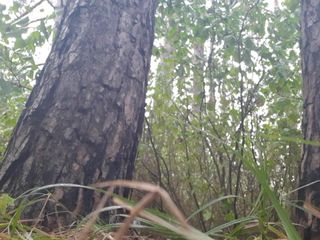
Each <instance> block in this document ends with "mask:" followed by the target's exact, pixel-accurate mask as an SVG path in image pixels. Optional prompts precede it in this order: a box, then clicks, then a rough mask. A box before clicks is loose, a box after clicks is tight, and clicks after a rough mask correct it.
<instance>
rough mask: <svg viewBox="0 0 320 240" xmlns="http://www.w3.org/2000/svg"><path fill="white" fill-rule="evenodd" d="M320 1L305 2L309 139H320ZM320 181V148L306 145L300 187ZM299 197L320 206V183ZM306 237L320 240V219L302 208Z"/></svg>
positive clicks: (303, 28) (304, 66)
mask: <svg viewBox="0 0 320 240" xmlns="http://www.w3.org/2000/svg"><path fill="white" fill-rule="evenodd" d="M319 13H320V0H302V1H301V32H302V36H301V58H302V76H303V100H304V112H303V123H302V131H303V136H304V139H305V140H311V141H319V140H320V14H319ZM316 180H320V147H319V146H316V145H311V144H304V145H303V150H302V160H301V166H300V186H304V185H306V184H308V183H311V182H313V181H316ZM298 199H299V200H300V203H301V204H303V205H304V206H305V207H307V208H308V207H309V208H310V206H312V207H316V208H319V207H320V183H315V184H312V185H311V186H308V187H304V188H302V189H300V190H299V192H298ZM297 217H298V220H299V222H300V223H301V224H302V225H303V226H305V228H304V229H302V230H301V231H300V233H301V236H302V237H303V239H305V240H307V239H320V224H319V223H320V221H319V219H317V218H316V217H314V216H312V215H307V214H306V213H305V212H303V211H301V210H298V212H297Z"/></svg>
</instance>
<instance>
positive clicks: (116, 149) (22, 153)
mask: <svg viewBox="0 0 320 240" xmlns="http://www.w3.org/2000/svg"><path fill="white" fill-rule="evenodd" d="M156 5H157V4H156V0H148V1H145V0H117V1H112V0H108V1H106V0H95V1H89V0H88V1H84V0H70V1H67V4H66V6H65V10H64V13H63V15H62V20H61V23H60V26H59V28H58V31H57V36H56V40H55V42H54V45H53V47H52V51H51V53H50V55H49V58H48V59H47V61H46V64H45V66H44V68H43V70H42V73H41V76H40V78H39V79H38V81H37V83H36V86H35V87H34V89H33V91H32V93H31V95H30V98H29V100H28V102H27V104H26V109H25V110H24V111H23V113H22V115H21V117H20V119H19V121H18V124H17V126H16V128H15V130H14V133H13V136H12V139H11V141H10V143H9V145H8V148H7V151H6V154H5V160H4V162H3V164H2V166H1V170H0V188H1V189H2V190H3V191H5V192H8V193H10V194H12V195H13V196H18V195H19V194H21V193H23V192H24V191H26V190H28V189H30V188H34V187H38V186H43V185H46V184H51V183H77V184H83V185H88V184H90V183H93V182H96V181H102V180H110V179H118V178H126V179H130V178H131V177H132V174H133V167H134V160H135V156H136V151H137V144H138V140H139V137H140V133H141V130H142V124H143V119H144V106H145V94H146V85H147V75H148V70H149V65H150V57H151V49H152V44H153V35H154V14H155V9H156ZM55 191H56V194H55V196H56V197H57V198H58V199H59V200H61V202H62V203H63V204H64V205H65V206H66V207H67V208H68V209H70V210H74V209H75V208H76V207H77V209H80V207H81V206H76V205H77V204H78V203H79V202H82V207H83V208H82V210H81V211H80V212H82V213H84V212H88V211H90V210H91V209H92V206H93V200H92V198H93V196H92V195H93V194H92V193H90V192H84V193H81V192H82V191H79V189H66V188H62V189H56V190H55ZM82 196H83V197H82ZM80 198H83V199H80ZM34 212H36V211H34Z"/></svg>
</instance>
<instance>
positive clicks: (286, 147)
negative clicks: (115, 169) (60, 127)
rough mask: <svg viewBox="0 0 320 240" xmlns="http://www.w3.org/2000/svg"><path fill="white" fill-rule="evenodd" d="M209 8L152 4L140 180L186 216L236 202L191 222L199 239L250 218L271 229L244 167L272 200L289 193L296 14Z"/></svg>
mask: <svg viewBox="0 0 320 240" xmlns="http://www.w3.org/2000/svg"><path fill="white" fill-rule="evenodd" d="M208 2H211V1H200V0H197V1H196V0H193V1H177V0H176V1H175V0H171V1H165V0H163V1H160V6H159V9H158V16H157V17H158V18H157V19H158V22H157V24H158V25H157V37H156V42H155V49H154V55H155V59H156V61H157V62H158V63H159V64H158V65H157V66H156V67H157V69H156V70H154V71H153V72H152V74H151V79H150V82H151V84H150V85H149V90H150V91H149V96H148V98H149V99H148V103H150V104H149V105H148V106H147V117H146V118H147V121H148V124H146V126H145V133H144V137H143V142H142V144H141V145H140V146H141V147H140V153H139V159H138V167H137V171H138V177H139V178H140V179H144V180H145V179H147V178H149V179H150V180H151V181H154V182H155V183H158V184H160V185H161V186H163V187H164V188H165V189H166V190H168V191H169V193H170V194H171V195H172V196H173V198H174V200H175V202H176V203H177V205H178V206H179V207H180V208H181V209H183V210H184V211H185V214H187V215H188V214H190V212H191V211H197V209H201V206H203V205H205V204H206V203H208V202H210V201H212V200H213V199H217V198H219V197H221V196H224V195H237V196H240V197H241V198H235V199H227V200H225V201H222V202H221V204H219V205H215V206H211V207H209V209H206V210H204V211H202V212H201V213H200V214H198V215H197V217H196V218H195V219H193V220H194V224H195V225H196V226H198V227H199V228H202V230H204V231H205V230H209V229H211V228H212V227H213V226H216V225H217V224H221V223H223V222H226V221H227V222H230V221H233V220H234V219H236V218H241V217H245V216H248V215H249V214H250V213H251V211H253V212H254V213H255V214H257V215H260V216H261V217H262V216H263V218H264V221H266V222H267V221H276V220H278V217H276V212H274V211H268V212H266V214H264V215H263V214H262V212H260V211H263V210H264V209H263V208H265V207H269V206H271V204H272V203H271V202H272V201H271V202H270V201H269V199H268V198H265V197H264V196H265V195H263V197H262V200H261V199H260V200H258V202H257V199H258V198H259V196H260V193H261V190H262V189H261V186H260V184H261V182H259V181H258V180H257V178H256V177H257V176H256V174H255V173H254V172H252V169H248V168H246V167H245V166H244V161H249V162H253V163H255V164H257V165H258V166H263V167H264V168H265V170H266V171H267V172H268V178H269V179H267V181H268V182H269V184H270V185H271V186H272V189H273V191H275V192H276V196H278V195H280V194H281V195H282V194H284V193H286V192H289V191H290V190H291V189H293V188H295V186H296V181H297V173H298V162H299V156H300V144H299V141H298V139H300V115H301V114H300V113H301V108H302V107H301V77H300V62H299V61H300V59H299V46H298V41H299V17H298V16H299V13H298V11H299V9H298V8H299V6H298V5H297V4H296V3H297V1H285V2H284V3H283V4H281V5H280V6H279V7H278V8H277V7H272V6H269V5H268V4H269V3H270V1H251V0H242V1H212V2H213V4H206V3H208ZM201 48H202V50H203V51H202V52H201V51H195V49H201ZM199 52H200V54H199ZM281 137H282V138H281ZM283 137H288V138H291V139H295V140H296V141H283ZM280 139H282V140H281V141H280ZM271 200H272V199H271ZM287 200H290V199H287ZM261 201H262V202H263V207H262V205H261V204H262V202H261ZM257 204H258V205H257ZM255 206H257V207H255ZM252 209H253V210H252ZM261 214H262V215H261ZM266 229H267V232H268V231H269V230H270V229H269V228H268V227H267V228H266Z"/></svg>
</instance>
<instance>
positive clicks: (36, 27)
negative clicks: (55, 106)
mask: <svg viewBox="0 0 320 240" xmlns="http://www.w3.org/2000/svg"><path fill="white" fill-rule="evenodd" d="M45 3H46V1H43V0H42V1H35V0H29V1H24V2H22V1H18V0H14V1H13V2H12V4H9V3H8V4H7V5H0V9H1V11H0V157H1V156H2V155H3V153H4V150H5V146H6V144H7V141H8V140H9V137H10V135H11V131H12V129H13V128H14V126H15V124H16V121H17V118H18V116H19V114H20V112H21V110H22V109H23V107H24V104H25V101H26V98H27V97H28V95H29V93H30V90H31V89H32V86H33V85H34V81H35V79H36V74H37V73H38V72H39V68H40V67H41V65H42V64H43V63H37V58H38V59H39V56H37V55H39V52H37V50H38V49H39V48H41V47H42V46H43V45H44V44H45V43H47V42H48V41H50V35H51V32H52V25H53V17H54V15H52V14H51V15H50V14H41V15H44V16H43V17H41V18H39V13H41V12H43V11H44V7H46V8H48V5H45ZM49 9H50V8H49ZM49 9H48V10H47V12H48V11H49V12H50V10H49ZM51 12H52V9H51Z"/></svg>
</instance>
